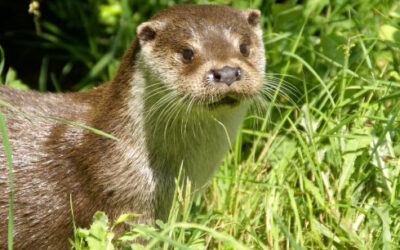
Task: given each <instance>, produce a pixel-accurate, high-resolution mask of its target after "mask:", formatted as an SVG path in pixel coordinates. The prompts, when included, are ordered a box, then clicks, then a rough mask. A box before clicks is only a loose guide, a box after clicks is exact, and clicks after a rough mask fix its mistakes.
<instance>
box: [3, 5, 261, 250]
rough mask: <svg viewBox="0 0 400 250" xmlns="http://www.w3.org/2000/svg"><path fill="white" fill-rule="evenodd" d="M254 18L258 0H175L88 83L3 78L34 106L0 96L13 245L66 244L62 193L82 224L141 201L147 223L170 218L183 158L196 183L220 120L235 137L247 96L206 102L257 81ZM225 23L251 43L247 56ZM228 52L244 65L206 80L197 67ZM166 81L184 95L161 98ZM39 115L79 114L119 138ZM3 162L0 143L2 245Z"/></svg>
mask: <svg viewBox="0 0 400 250" xmlns="http://www.w3.org/2000/svg"><path fill="white" fill-rule="evenodd" d="M258 20H259V12H258V11H256V10H247V11H239V10H233V9H231V8H228V7H222V6H192V5H186V6H177V7H174V8H171V9H168V10H165V11H162V12H160V13H159V14H157V15H155V16H154V17H153V18H152V20H151V21H149V22H146V23H144V24H142V25H141V26H139V27H138V37H139V39H138V40H135V41H134V42H133V43H132V46H131V47H130V48H129V49H128V50H127V51H126V53H125V55H124V57H123V59H122V61H121V65H120V68H119V70H118V72H117V74H116V75H115V77H114V79H113V80H112V81H111V82H108V83H105V84H103V85H101V86H100V87H98V88H96V89H93V90H91V91H89V92H85V93H63V94H49V93H46V94H43V93H38V92H34V91H17V90H13V89H10V88H7V87H3V86H2V87H0V99H1V100H4V101H6V102H8V103H10V104H12V105H14V106H15V107H18V110H19V111H20V112H23V113H28V114H31V115H32V116H30V117H29V119H27V117H24V116H22V115H19V114H18V112H17V111H15V110H10V109H8V108H4V107H2V110H3V112H4V113H5V114H6V124H7V126H8V130H9V136H10V142H11V147H12V153H13V165H14V179H15V185H14V186H15V190H14V211H15V217H14V222H15V232H14V242H15V249H43V248H49V249H65V248H68V246H69V243H68V240H67V239H68V237H71V236H72V216H71V211H70V203H69V199H70V195H71V196H72V200H73V208H74V212H75V220H76V224H77V225H78V226H83V227H86V226H88V225H89V224H90V222H91V219H92V216H93V214H94V213H95V212H96V211H98V210H101V211H105V212H106V213H107V215H108V216H109V217H110V218H111V219H115V218H116V217H117V216H118V215H119V214H121V213H132V212H133V213H140V214H142V216H141V217H140V218H139V219H138V222H146V223H148V222H150V223H154V221H155V219H157V218H160V219H166V218H167V215H168V211H169V208H170V202H171V198H172V197H171V195H172V193H173V190H174V178H175V177H176V176H177V173H178V170H179V167H180V166H181V164H183V167H184V168H185V171H186V172H187V175H188V177H189V178H190V179H191V180H192V181H193V182H194V184H195V186H196V187H201V186H202V185H203V184H204V183H205V181H206V180H207V178H209V177H210V175H211V174H212V172H213V170H214V169H215V167H216V166H217V165H218V163H219V161H220V160H221V159H222V157H223V155H224V153H225V152H226V150H227V149H228V148H229V143H228V142H229V140H228V139H227V138H226V132H225V131H227V132H228V135H229V137H230V138H229V139H230V140H233V139H234V137H235V134H236V130H237V128H238V126H239V124H240V121H241V119H242V118H243V116H244V114H245V113H244V112H245V111H246V108H247V106H246V102H245V101H243V102H241V104H240V105H237V106H234V107H230V106H227V107H225V106H224V107H221V108H216V109H208V107H207V106H206V104H207V103H209V102H212V101H214V100H215V99H219V98H222V97H224V96H225V95H227V94H232V95H235V96H237V98H239V99H245V97H246V96H252V95H256V94H257V93H258V91H259V89H260V87H261V84H262V78H263V72H264V67H265V58H264V54H263V53H264V50H263V44H262V39H261V30H260V28H259V27H258ZM227 25H228V26H229V27H228V26H227ZM193 30H194V31H195V32H194V33H193ZM221 32H222V33H223V32H225V33H226V34H228V35H227V36H222V35H221ZM231 35H232V36H236V37H237V39H239V40H241V41H244V40H246V41H247V43H249V46H251V53H250V56H249V57H243V56H242V55H241V54H240V51H239V48H238V46H236V45H237V44H235V43H233V42H232V41H231V37H230V36H231ZM232 39H233V38H232ZM206 40H208V41H207V42H206ZM188 46H189V47H190V46H193V49H194V51H195V57H194V60H193V62H192V63H191V64H183V63H182V62H181V61H180V59H179V55H180V54H179V53H180V50H181V49H182V48H186V47H188ZM225 64H229V65H231V64H232V65H234V66H240V67H242V68H243V69H244V75H243V78H242V80H240V81H238V82H237V83H234V84H232V85H231V87H227V86H225V85H224V84H219V85H216V84H214V86H212V87H210V84H209V83H206V82H205V80H204V79H205V73H206V71H208V70H210V69H211V68H210V67H222V66H223V65H225ZM154 88H155V90H156V91H153V92H152V90H154ZM158 88H159V89H158ZM165 89H166V90H165ZM164 90H165V91H166V92H163V91H164ZM154 93H155V94H154ZM166 93H175V97H176V96H187V97H188V99H185V100H183V99H179V98H178V97H176V98H178V99H171V100H169V99H166V101H165V102H164V103H163V102H162V98H164V99H165V97H166V95H167V94H166ZM160 101H161V102H160ZM175 102H178V103H179V104H180V105H181V106H178V105H177V106H173V105H172V104H174V103H175ZM193 103H194V104H193ZM161 104H162V105H161ZM192 104H193V105H192ZM171 105H172V106H171ZM158 106H160V107H158ZM192 106H193V109H192V110H193V111H192V110H190V108H192ZM169 107H173V108H174V109H172V108H169ZM187 110H190V112H188V111H187ZM164 113H166V117H167V118H168V119H167V118H165V119H164V117H163V115H164ZM170 113H172V114H173V115H174V116H172V114H170ZM42 116H53V117H59V118H63V119H67V120H71V121H75V122H78V123H82V124H86V125H88V126H91V127H94V128H96V129H99V130H102V131H104V132H107V133H109V134H111V135H113V136H115V137H117V138H119V140H118V141H115V140H111V139H107V138H105V137H102V136H100V135H97V134H94V133H92V132H90V131H88V130H85V129H83V128H80V127H77V126H71V125H68V124H65V123H62V122H59V121H55V120H52V119H47V118H44V117H42ZM175 120H176V122H175ZM216 120H217V121H220V123H222V124H224V126H225V128H223V127H221V125H220V123H218V122H216ZM174 122H175V123H174ZM225 129H226V130H225ZM182 132H183V133H182ZM6 166H7V164H6V160H5V155H4V150H3V147H2V145H1V146H0V190H1V191H2V192H1V194H0V219H1V220H2V223H1V224H0V248H5V247H6V242H7V240H6V239H7V217H8V193H9V181H8V169H7V167H6ZM199 173H200V174H199Z"/></svg>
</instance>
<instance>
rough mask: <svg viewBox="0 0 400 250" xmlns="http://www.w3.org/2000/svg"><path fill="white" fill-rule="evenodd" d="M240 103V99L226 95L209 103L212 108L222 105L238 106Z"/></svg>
mask: <svg viewBox="0 0 400 250" xmlns="http://www.w3.org/2000/svg"><path fill="white" fill-rule="evenodd" d="M239 103H240V101H239V100H238V99H236V98H233V97H231V96H226V97H224V98H222V99H220V100H218V101H216V102H212V103H209V104H208V107H210V108H215V107H220V106H236V105H238V104H239Z"/></svg>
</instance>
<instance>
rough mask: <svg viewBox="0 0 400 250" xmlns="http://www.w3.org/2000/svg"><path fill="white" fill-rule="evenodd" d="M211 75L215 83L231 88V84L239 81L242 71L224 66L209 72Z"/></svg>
mask: <svg viewBox="0 0 400 250" xmlns="http://www.w3.org/2000/svg"><path fill="white" fill-rule="evenodd" d="M211 74H212V75H213V77H214V81H215V82H223V83H225V84H226V85H228V86H231V84H232V83H233V82H235V81H238V80H240V78H241V76H242V70H241V69H240V68H232V67H229V66H225V67H223V68H221V69H213V70H211Z"/></svg>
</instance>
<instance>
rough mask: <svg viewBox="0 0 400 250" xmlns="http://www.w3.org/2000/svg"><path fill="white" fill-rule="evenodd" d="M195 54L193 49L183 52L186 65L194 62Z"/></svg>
mask: <svg viewBox="0 0 400 250" xmlns="http://www.w3.org/2000/svg"><path fill="white" fill-rule="evenodd" d="M193 56H194V52H193V50H191V49H184V50H182V57H183V62H184V63H190V62H191V61H192V60H193Z"/></svg>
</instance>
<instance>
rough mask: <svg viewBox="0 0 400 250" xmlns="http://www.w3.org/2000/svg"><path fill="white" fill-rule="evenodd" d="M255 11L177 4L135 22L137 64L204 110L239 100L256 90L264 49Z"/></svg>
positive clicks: (229, 105) (183, 98) (158, 81)
mask: <svg viewBox="0 0 400 250" xmlns="http://www.w3.org/2000/svg"><path fill="white" fill-rule="evenodd" d="M259 22H260V11H259V10H255V9H248V10H236V9H232V8H230V7H226V6H216V5H178V6H175V7H173V8H170V9H167V10H164V11H161V12H159V13H158V14H156V15H155V16H154V17H153V18H152V19H151V20H150V21H148V22H144V23H142V24H141V25H139V26H138V28H137V37H138V39H139V43H140V55H139V62H140V63H139V68H142V69H143V70H144V71H145V72H146V77H150V78H153V79H152V81H149V82H152V83H154V82H157V83H158V84H161V85H163V86H164V87H166V88H167V89H168V90H170V91H171V92H173V93H174V94H176V95H177V96H179V97H181V100H186V101H187V102H186V103H191V104H195V105H193V106H197V107H200V108H202V109H204V107H207V109H208V110H211V111H212V110H216V109H220V108H222V107H225V108H231V107H234V106H237V105H242V104H243V105H244V103H246V100H248V99H249V98H251V97H252V96H254V95H257V94H258V93H259V91H260V90H261V87H262V84H263V78H264V71H265V53H264V46H263V41H262V30H261V28H260V25H259Z"/></svg>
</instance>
